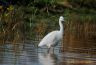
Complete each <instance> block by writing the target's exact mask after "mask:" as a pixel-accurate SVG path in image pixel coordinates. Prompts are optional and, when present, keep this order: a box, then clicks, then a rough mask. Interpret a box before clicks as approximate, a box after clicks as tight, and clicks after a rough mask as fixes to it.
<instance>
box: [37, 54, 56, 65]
mask: <svg viewBox="0 0 96 65" xmlns="http://www.w3.org/2000/svg"><path fill="white" fill-rule="evenodd" d="M38 57H39V62H40V63H41V65H57V63H58V62H57V61H58V58H57V55H56V54H51V53H48V54H47V53H39V54H38Z"/></svg>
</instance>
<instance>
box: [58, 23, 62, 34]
mask: <svg viewBox="0 0 96 65" xmlns="http://www.w3.org/2000/svg"><path fill="white" fill-rule="evenodd" d="M59 25H60V32H61V33H62V34H63V24H62V21H59Z"/></svg>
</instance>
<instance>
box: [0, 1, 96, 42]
mask: <svg viewBox="0 0 96 65" xmlns="http://www.w3.org/2000/svg"><path fill="white" fill-rule="evenodd" d="M1 1H3V2H6V3H9V0H1ZM10 1H11V3H12V4H9V5H8V6H4V5H1V6H0V11H1V12H0V40H3V42H5V41H12V42H16V41H19V42H20V41H21V40H25V39H28V40H29V39H31V40H35V38H36V36H38V35H40V38H42V37H43V35H45V34H46V33H48V32H49V31H51V30H55V29H57V28H58V17H59V16H60V15H63V16H64V17H65V20H66V25H69V23H70V24H71V22H72V23H76V22H80V23H83V22H90V23H92V22H96V18H95V17H96V6H95V4H96V1H95V0H10ZM72 25H73V24H72ZM70 26H71V25H70ZM71 28H72V27H71ZM58 29H59V28H58Z"/></svg>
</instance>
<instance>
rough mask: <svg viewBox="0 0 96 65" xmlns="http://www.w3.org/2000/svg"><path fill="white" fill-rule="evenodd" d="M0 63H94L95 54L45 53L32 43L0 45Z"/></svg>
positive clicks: (56, 50) (21, 64) (63, 64)
mask: <svg viewBox="0 0 96 65" xmlns="http://www.w3.org/2000/svg"><path fill="white" fill-rule="evenodd" d="M0 65H96V55H88V54H80V53H72V52H71V53H69V52H64V53H59V50H58V49H55V53H54V54H51V53H46V49H36V48H35V47H34V46H33V45H32V44H25V45H24V47H23V45H20V44H17V45H11V44H6V45H2V46H0Z"/></svg>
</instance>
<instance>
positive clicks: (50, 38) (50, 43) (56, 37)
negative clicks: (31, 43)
mask: <svg viewBox="0 0 96 65" xmlns="http://www.w3.org/2000/svg"><path fill="white" fill-rule="evenodd" d="M63 21H64V18H63V16H60V18H59V25H60V30H57V31H52V32H50V33H49V34H47V35H46V36H45V37H44V38H43V39H42V40H41V42H40V43H39V45H38V46H39V47H41V46H45V45H46V46H47V47H48V48H51V47H54V46H56V45H57V44H58V43H59V42H60V41H61V40H62V38H63V24H62V22H63Z"/></svg>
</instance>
